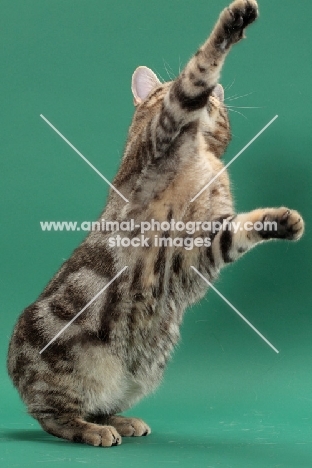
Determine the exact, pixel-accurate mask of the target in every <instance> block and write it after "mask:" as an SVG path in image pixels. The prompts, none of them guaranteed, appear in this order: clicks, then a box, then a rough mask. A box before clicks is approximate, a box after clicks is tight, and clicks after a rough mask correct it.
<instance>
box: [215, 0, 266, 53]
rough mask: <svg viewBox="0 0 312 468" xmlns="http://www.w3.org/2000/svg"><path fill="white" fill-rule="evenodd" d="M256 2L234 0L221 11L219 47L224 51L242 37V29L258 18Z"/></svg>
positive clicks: (253, 0)
mask: <svg viewBox="0 0 312 468" xmlns="http://www.w3.org/2000/svg"><path fill="white" fill-rule="evenodd" d="M258 14H259V12H258V4H257V2H256V0H235V1H234V2H233V3H231V5H230V6H229V7H228V8H226V9H225V10H223V12H222V13H221V17H220V23H221V24H220V26H221V30H222V32H221V34H219V35H218V42H219V44H218V45H219V47H220V48H221V49H226V48H228V47H229V46H230V45H232V44H234V43H236V42H238V41H239V40H240V39H242V37H243V36H244V29H245V28H246V27H247V26H248V25H249V24H251V23H253V22H254V21H255V19H256V18H257V17H258Z"/></svg>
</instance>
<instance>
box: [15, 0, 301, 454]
mask: <svg viewBox="0 0 312 468" xmlns="http://www.w3.org/2000/svg"><path fill="white" fill-rule="evenodd" d="M257 12H258V10H257V3H256V1H255V0H236V1H234V2H233V3H232V4H231V5H230V7H229V8H227V9H225V10H224V11H223V12H222V13H221V16H220V18H219V20H218V22H217V24H216V26H215V28H214V30H213V32H212V34H211V36H210V37H209V39H208V40H207V41H206V42H205V43H204V45H203V46H202V47H201V48H200V49H199V50H198V52H197V53H196V54H195V55H194V56H193V57H192V59H191V60H190V61H189V63H188V64H187V65H186V67H185V69H184V70H183V71H182V73H181V74H180V75H179V76H178V78H177V79H176V80H174V81H172V82H170V83H165V84H161V83H160V82H159V81H158V80H157V78H156V77H155V75H154V74H153V73H152V72H151V71H150V70H148V69H146V68H144V67H140V68H139V69H138V70H137V71H136V72H135V74H134V77H133V84H132V89H133V94H134V99H135V104H136V105H137V108H136V112H135V115H134V118H133V123H132V125H131V127H130V131H129V137H128V142H127V145H126V149H125V153H124V157H123V160H122V163H121V167H120V169H119V172H118V174H117V176H116V178H115V180H114V185H115V187H116V188H117V189H118V190H119V191H120V192H121V193H122V194H123V195H124V196H126V197H127V198H128V200H129V203H124V200H123V199H122V198H121V197H119V195H118V194H117V193H116V192H114V191H112V192H111V193H110V196H109V200H108V204H107V207H106V209H105V211H104V213H103V214H102V216H101V218H104V219H107V220H115V221H122V220H128V219H130V218H133V219H135V221H136V223H140V222H141V221H149V220H151V219H155V220H158V221H165V220H169V221H170V220H171V219H175V220H180V221H184V222H187V221H205V220H206V221H209V220H210V221H211V220H224V219H227V220H229V221H234V220H235V221H236V222H237V221H241V222H243V221H252V222H255V221H263V220H264V219H272V220H276V222H277V223H278V230H277V231H276V232H273V233H267V232H264V231H262V232H256V231H246V230H243V231H240V230H239V231H238V232H237V233H236V234H234V233H233V232H232V231H229V230H220V231H219V232H218V233H214V234H213V233H210V238H211V240H212V244H211V246H209V247H207V246H202V247H194V248H193V249H191V250H185V249H184V248H183V247H167V248H166V247H155V246H154V245H153V244H152V239H153V236H154V235H155V234H156V232H153V233H148V235H149V237H150V242H149V246H144V247H136V248H129V247H128V248H122V247H120V248H118V249H117V248H111V247H110V246H109V243H108V237H110V236H111V233H110V232H97V231H95V232H91V233H90V235H89V236H88V237H87V238H86V240H85V241H84V242H83V243H82V245H81V246H80V247H78V248H77V249H76V250H75V251H74V253H73V255H72V257H71V258H70V259H69V260H68V261H66V262H65V263H64V265H63V266H62V267H61V269H60V271H59V272H58V273H57V274H56V276H55V277H54V278H53V279H52V281H51V282H50V283H49V285H48V286H47V287H46V289H45V290H44V291H43V293H42V294H41V295H40V297H39V298H38V299H37V301H36V302H34V303H33V304H32V305H30V306H29V307H27V308H26V309H25V310H24V312H23V314H22V315H21V316H20V318H19V320H18V323H17V325H16V327H15V330H14V333H13V336H12V339H11V343H10V349H9V356H8V369H9V373H10V376H11V377H12V379H13V382H14V384H15V386H16V387H17V388H18V390H19V392H20V394H21V397H22V399H23V400H24V401H25V403H26V405H27V407H28V411H29V413H30V414H31V415H32V416H34V417H35V418H36V419H37V420H38V421H39V422H40V424H41V426H42V427H43V428H44V429H45V430H46V431H47V432H49V433H51V434H54V435H55V436H57V437H63V438H65V439H69V440H73V441H81V442H85V443H88V444H92V445H102V446H111V445H116V444H120V442H121V436H123V435H124V436H128V435H130V436H131V435H135V436H140V435H146V434H148V433H149V432H150V429H149V427H148V426H147V425H146V424H145V423H144V422H143V421H141V420H139V419H136V418H130V419H129V418H123V417H122V416H116V414H117V413H119V412H121V411H123V410H125V409H127V408H129V407H131V406H132V405H133V404H134V403H136V402H137V401H138V400H139V399H140V398H142V397H143V396H144V395H147V394H148V393H149V392H151V391H152V390H153V389H154V388H155V387H156V386H157V385H158V384H159V382H160V380H161V377H162V373H163V369H164V367H165V365H166V362H167V360H168V358H169V357H170V354H171V352H172V350H173V348H174V346H175V344H176V343H177V342H178V340H179V325H180V323H181V320H182V316H183V312H184V310H185V309H186V307H187V306H189V305H190V304H192V303H194V302H195V301H198V300H199V299H200V298H201V297H202V296H203V295H204V294H205V292H206V289H207V287H206V284H205V283H204V282H203V280H202V279H201V278H200V277H199V276H198V275H197V273H196V272H195V271H194V270H192V269H191V266H194V267H195V268H196V269H197V270H198V271H199V272H201V273H202V274H203V275H205V277H207V278H208V279H209V280H210V281H212V280H213V279H215V278H216V276H217V274H218V272H219V270H220V268H221V267H223V266H224V265H225V264H227V263H229V262H232V261H234V260H236V259H237V258H238V257H240V256H241V255H242V254H243V253H244V252H246V251H247V250H249V249H250V248H251V247H253V246H254V245H255V244H257V243H259V242H261V241H263V240H264V239H268V238H271V237H278V238H282V239H284V238H286V239H297V238H299V237H300V236H301V234H302V232H303V221H302V219H301V217H300V215H299V214H298V213H297V212H295V211H290V210H288V209H286V208H279V209H274V208H271V209H259V210H255V211H252V212H250V213H244V214H235V212H234V209H233V205H232V197H231V193H230V187H229V179H228V175H227V173H226V172H223V173H222V174H221V175H220V176H219V177H218V178H217V179H216V180H215V181H214V182H213V183H212V184H211V185H210V186H209V187H208V188H207V190H205V191H204V192H203V193H202V194H201V195H200V196H199V197H198V198H196V200H195V201H194V202H193V203H190V199H191V198H192V197H194V196H195V195H196V193H197V192H198V190H199V189H200V188H202V187H204V186H205V185H206V184H207V183H208V182H209V181H211V180H212V178H213V177H214V176H215V175H216V174H217V173H218V172H219V171H220V170H221V169H222V167H223V164H222V162H221V160H220V157H221V156H222V154H223V153H224V150H225V148H226V146H227V145H228V143H229V140H230V126H229V121H228V116H227V112H226V108H225V106H224V104H223V98H222V95H223V90H222V88H221V87H220V86H219V85H218V86H217V84H218V79H219V75H220V71H221V67H222V65H223V62H224V59H225V57H226V55H227V53H228V51H229V50H230V47H231V46H232V45H233V44H234V43H236V42H238V41H239V40H240V39H241V38H242V37H243V31H244V29H245V27H246V26H247V25H248V24H249V23H251V22H253V21H254V20H255V19H256V17H257ZM114 234H117V233H114ZM119 234H120V235H126V234H127V235H128V234H129V233H122V232H120V233H119ZM137 234H138V233H137V232H132V233H131V235H132V236H136V235H137ZM157 234H160V235H162V236H165V237H166V236H167V237H169V236H181V233H177V232H171V231H166V232H163V233H157ZM183 235H184V236H185V235H186V234H185V233H184V234H183ZM204 235H206V234H205V233H204V232H201V231H199V232H198V231H197V232H196V233H195V234H194V236H196V237H203V236H204ZM126 265H127V266H128V268H127V270H126V271H125V272H124V273H123V274H122V275H121V276H120V277H119V278H118V279H117V280H116V281H115V282H114V283H113V284H111V285H110V287H109V288H108V289H107V290H106V291H105V292H104V293H103V294H102V295H101V296H100V297H99V298H98V299H97V300H96V301H95V302H93V303H92V304H91V305H90V306H89V307H88V308H87V310H85V311H84V313H83V314H81V315H80V316H79V317H78V318H77V319H76V321H75V322H74V323H73V324H72V325H71V326H70V327H69V328H67V329H66V331H65V332H64V333H63V334H62V335H61V336H59V338H58V339H57V340H56V341H55V342H53V343H52V344H51V345H50V346H49V348H48V349H46V350H45V351H44V352H43V353H42V354H39V351H40V350H41V349H42V348H43V347H44V346H45V345H46V344H47V343H48V342H49V341H50V340H51V339H52V338H53V337H54V336H55V335H56V334H57V333H58V332H59V330H60V329H61V328H62V327H63V326H64V325H65V324H66V323H67V322H68V321H69V320H70V319H72V318H73V317H74V316H75V315H76V314H77V313H78V312H79V311H80V310H81V309H82V308H83V307H84V306H85V305H86V304H87V303H88V302H89V301H90V300H91V299H92V298H93V297H94V296H95V295H96V293H97V292H98V291H100V290H101V289H102V288H103V287H104V286H105V284H107V283H108V282H109V281H110V280H111V279H112V278H113V277H114V275H116V274H117V273H118V272H119V271H120V270H121V269H122V268H123V267H124V266H126Z"/></svg>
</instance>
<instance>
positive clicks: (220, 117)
mask: <svg viewBox="0 0 312 468" xmlns="http://www.w3.org/2000/svg"><path fill="white" fill-rule="evenodd" d="M172 83H173V81H169V82H166V83H161V81H160V80H159V79H158V77H157V76H156V75H155V73H154V72H153V71H152V70H151V69H150V68H147V67H143V66H141V67H138V68H137V69H136V70H135V72H134V73H133V75H132V84H131V89H132V94H133V102H134V105H135V106H136V107H137V114H139V115H141V118H142V117H143V115H144V117H146V114H150V115H152V114H153V111H155V110H157V109H159V108H160V107H161V104H162V101H163V99H164V97H165V95H166V94H167V92H168V90H169V88H170V86H171V85H172ZM206 111H207V114H208V118H207V119H205V118H203V119H202V121H201V126H200V127H201V130H202V133H203V136H204V138H205V139H206V140H207V143H208V144H209V146H210V147H211V148H213V152H214V154H215V155H216V156H218V157H221V156H222V154H223V153H224V151H225V149H226V147H227V145H228V143H229V141H230V138H231V132H230V124H229V119H228V114H227V110H226V106H225V105H224V90H223V87H222V86H221V85H220V84H218V85H217V86H216V87H215V88H214V90H213V92H212V94H211V95H210V96H209V97H208V100H207V106H206ZM139 115H138V117H139ZM141 118H140V117H139V120H140V121H141ZM216 133H217V134H218V133H222V138H217V139H215V136H216Z"/></svg>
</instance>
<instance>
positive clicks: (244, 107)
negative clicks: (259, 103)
mask: <svg viewBox="0 0 312 468" xmlns="http://www.w3.org/2000/svg"><path fill="white" fill-rule="evenodd" d="M226 107H227V108H228V109H229V108H233V107H235V109H263V107H253V106H228V105H227V106H226Z"/></svg>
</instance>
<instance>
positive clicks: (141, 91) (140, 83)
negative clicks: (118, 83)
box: [131, 67, 161, 106]
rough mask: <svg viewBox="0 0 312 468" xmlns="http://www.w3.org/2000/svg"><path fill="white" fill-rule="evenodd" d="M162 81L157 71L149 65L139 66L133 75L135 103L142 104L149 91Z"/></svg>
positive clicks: (132, 86)
mask: <svg viewBox="0 0 312 468" xmlns="http://www.w3.org/2000/svg"><path fill="white" fill-rule="evenodd" d="M160 84H161V83H160V81H159V79H158V78H157V76H156V75H155V73H154V72H153V71H152V70H151V69H150V68H147V67H138V68H137V69H136V70H135V72H134V73H133V75H132V83H131V90H132V94H133V98H134V99H133V100H134V105H135V106H137V105H138V104H141V102H142V101H144V99H146V98H147V96H148V95H149V93H150V92H151V91H152V90H153V89H154V88H156V87H157V86H159V85H160Z"/></svg>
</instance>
